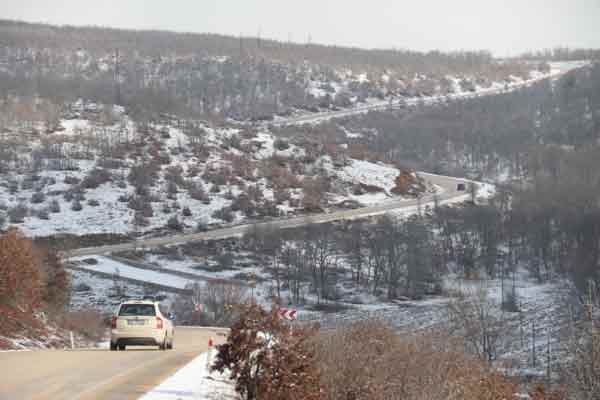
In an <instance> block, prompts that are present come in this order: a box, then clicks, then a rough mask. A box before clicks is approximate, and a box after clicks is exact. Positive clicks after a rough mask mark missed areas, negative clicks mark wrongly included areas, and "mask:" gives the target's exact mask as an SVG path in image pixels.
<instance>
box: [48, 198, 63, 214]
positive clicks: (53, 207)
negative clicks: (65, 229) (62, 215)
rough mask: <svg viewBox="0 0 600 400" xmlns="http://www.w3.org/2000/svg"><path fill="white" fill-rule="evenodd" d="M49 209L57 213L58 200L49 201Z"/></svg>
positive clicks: (58, 209)
mask: <svg viewBox="0 0 600 400" xmlns="http://www.w3.org/2000/svg"><path fill="white" fill-rule="evenodd" d="M49 211H50V212H51V213H54V214H58V213H59V212H60V203H59V202H58V200H56V199H54V200H52V201H51V202H50V206H49Z"/></svg>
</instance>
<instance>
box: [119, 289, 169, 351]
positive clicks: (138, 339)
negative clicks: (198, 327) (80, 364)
mask: <svg viewBox="0 0 600 400" xmlns="http://www.w3.org/2000/svg"><path fill="white" fill-rule="evenodd" d="M162 308H163V307H162V306H161V305H160V303H158V302H156V301H149V300H135V301H127V302H124V303H121V304H120V305H119V307H118V309H117V312H116V313H115V315H114V316H113V317H112V320H111V330H110V349H111V350H112V351H114V350H125V348H126V346H158V347H159V348H160V349H161V350H167V349H172V348H173V340H174V336H175V327H174V325H173V321H171V319H169V318H168V313H167V312H166V311H165V310H164V309H162Z"/></svg>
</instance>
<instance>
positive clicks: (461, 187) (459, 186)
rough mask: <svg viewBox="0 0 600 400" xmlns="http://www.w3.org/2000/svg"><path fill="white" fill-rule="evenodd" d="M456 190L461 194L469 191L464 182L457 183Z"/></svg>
mask: <svg viewBox="0 0 600 400" xmlns="http://www.w3.org/2000/svg"><path fill="white" fill-rule="evenodd" d="M456 190H457V191H459V192H464V191H465V190H467V185H466V184H465V183H464V182H460V183H457V184H456Z"/></svg>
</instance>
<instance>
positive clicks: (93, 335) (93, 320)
mask: <svg viewBox="0 0 600 400" xmlns="http://www.w3.org/2000/svg"><path fill="white" fill-rule="evenodd" d="M61 319H62V320H61V321H59V322H60V325H61V326H62V327H63V328H64V329H67V330H70V331H73V332H77V333H79V334H81V335H83V336H84V337H85V338H87V339H89V340H92V341H99V340H102V339H103V338H104V336H105V335H106V332H107V326H106V325H105V324H104V318H103V317H102V314H100V313H99V312H98V311H95V310H81V311H72V312H69V313H66V314H65V315H64V316H63V317H62V318H61Z"/></svg>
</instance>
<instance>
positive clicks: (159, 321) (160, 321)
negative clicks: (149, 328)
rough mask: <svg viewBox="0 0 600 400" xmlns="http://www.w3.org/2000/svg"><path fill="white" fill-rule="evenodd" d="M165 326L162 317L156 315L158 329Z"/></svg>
mask: <svg viewBox="0 0 600 400" xmlns="http://www.w3.org/2000/svg"><path fill="white" fill-rule="evenodd" d="M162 328H163V320H162V318H160V317H156V329H162Z"/></svg>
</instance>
